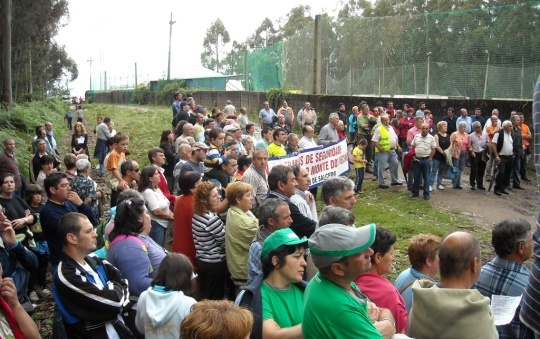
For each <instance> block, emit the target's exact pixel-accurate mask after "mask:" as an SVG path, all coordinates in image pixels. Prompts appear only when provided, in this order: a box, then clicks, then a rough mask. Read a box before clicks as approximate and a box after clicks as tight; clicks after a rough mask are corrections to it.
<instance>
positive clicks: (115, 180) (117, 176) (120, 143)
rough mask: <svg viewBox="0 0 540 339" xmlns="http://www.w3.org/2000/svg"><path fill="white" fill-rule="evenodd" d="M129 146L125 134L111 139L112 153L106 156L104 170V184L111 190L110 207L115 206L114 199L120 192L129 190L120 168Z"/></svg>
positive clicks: (118, 134) (119, 134)
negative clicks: (105, 175) (105, 170)
mask: <svg viewBox="0 0 540 339" xmlns="http://www.w3.org/2000/svg"><path fill="white" fill-rule="evenodd" d="M128 146H129V137H128V135H127V134H125V133H122V132H120V133H117V134H116V135H115V136H114V137H113V151H112V152H111V153H109V154H108V158H107V162H106V169H107V177H106V179H105V182H106V183H107V185H108V186H109V188H110V189H111V207H114V206H116V199H118V194H119V193H120V191H123V190H125V189H128V188H129V184H128V183H127V182H125V181H124V179H122V174H121V173H120V166H122V163H123V162H124V161H126V154H125V152H126V151H127V149H128Z"/></svg>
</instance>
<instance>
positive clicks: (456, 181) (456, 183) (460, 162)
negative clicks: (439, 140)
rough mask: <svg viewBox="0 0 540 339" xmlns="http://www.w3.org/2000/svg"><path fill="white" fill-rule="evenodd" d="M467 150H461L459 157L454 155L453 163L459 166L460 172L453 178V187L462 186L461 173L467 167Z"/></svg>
mask: <svg viewBox="0 0 540 339" xmlns="http://www.w3.org/2000/svg"><path fill="white" fill-rule="evenodd" d="M465 160H466V152H465V151H461V153H459V158H454V157H452V165H454V166H456V167H457V168H459V172H457V173H456V176H455V177H454V179H453V180H452V187H461V173H462V172H463V168H465Z"/></svg>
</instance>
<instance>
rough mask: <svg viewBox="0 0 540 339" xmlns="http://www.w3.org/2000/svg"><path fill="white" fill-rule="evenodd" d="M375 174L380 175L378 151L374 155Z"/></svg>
mask: <svg viewBox="0 0 540 339" xmlns="http://www.w3.org/2000/svg"><path fill="white" fill-rule="evenodd" d="M373 175H374V176H376V177H378V176H379V152H376V153H375V156H374V157H373ZM383 178H384V176H383Z"/></svg>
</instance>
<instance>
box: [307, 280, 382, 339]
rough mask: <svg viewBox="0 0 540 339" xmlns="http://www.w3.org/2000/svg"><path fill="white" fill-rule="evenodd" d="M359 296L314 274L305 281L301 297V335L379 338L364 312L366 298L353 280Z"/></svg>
mask: <svg viewBox="0 0 540 339" xmlns="http://www.w3.org/2000/svg"><path fill="white" fill-rule="evenodd" d="M351 287H352V288H353V289H354V290H355V291H357V294H358V295H359V297H354V296H353V295H351V294H350V293H348V292H347V291H345V290H344V289H343V288H341V287H340V286H338V285H337V284H335V283H333V282H332V281H330V280H327V279H325V278H324V277H323V276H322V275H321V274H320V273H317V275H315V277H313V279H311V281H310V282H309V284H308V286H307V288H306V292H305V298H304V319H303V320H302V335H303V337H304V338H305V339H309V338H318V339H320V338H340V339H342V338H343V339H347V338H365V339H382V335H381V334H380V333H379V331H378V330H377V329H376V328H375V326H373V323H372V322H371V319H370V318H369V316H368V314H367V297H365V296H363V295H362V294H361V292H360V290H359V289H358V287H357V286H356V284H355V283H354V282H351Z"/></svg>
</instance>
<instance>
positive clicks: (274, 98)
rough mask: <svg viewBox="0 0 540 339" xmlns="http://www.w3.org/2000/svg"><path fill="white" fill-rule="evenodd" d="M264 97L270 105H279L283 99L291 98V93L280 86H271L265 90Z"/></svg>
mask: <svg viewBox="0 0 540 339" xmlns="http://www.w3.org/2000/svg"><path fill="white" fill-rule="evenodd" d="M266 99H267V100H268V103H269V104H270V107H280V106H281V102H282V101H283V100H290V99H291V93H289V92H287V91H285V90H283V89H282V88H272V89H270V90H269V91H268V92H266Z"/></svg>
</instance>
